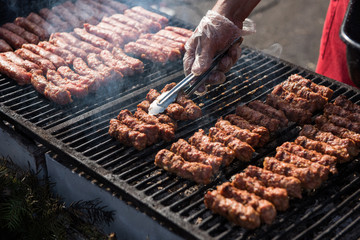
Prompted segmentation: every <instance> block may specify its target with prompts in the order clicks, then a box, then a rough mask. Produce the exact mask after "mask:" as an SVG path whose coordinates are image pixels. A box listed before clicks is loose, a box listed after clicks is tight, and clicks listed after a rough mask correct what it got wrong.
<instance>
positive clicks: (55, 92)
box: [31, 71, 72, 105]
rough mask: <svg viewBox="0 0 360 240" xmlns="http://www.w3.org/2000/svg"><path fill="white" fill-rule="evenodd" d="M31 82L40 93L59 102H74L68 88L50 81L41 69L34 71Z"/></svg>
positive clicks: (61, 103)
mask: <svg viewBox="0 0 360 240" xmlns="http://www.w3.org/2000/svg"><path fill="white" fill-rule="evenodd" d="M31 84H32V85H33V86H34V88H35V89H36V90H37V91H38V92H39V93H41V94H43V95H44V96H45V97H46V98H48V99H50V100H51V101H53V102H55V103H57V104H60V105H65V104H69V103H71V102H72V99H71V94H70V92H69V91H68V90H66V89H64V88H62V87H58V86H56V85H54V84H53V83H52V82H49V81H48V80H47V79H46V78H45V77H44V76H43V75H42V74H41V73H39V71H32V76H31Z"/></svg>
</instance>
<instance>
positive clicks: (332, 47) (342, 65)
mask: <svg viewBox="0 0 360 240" xmlns="http://www.w3.org/2000/svg"><path fill="white" fill-rule="evenodd" d="M348 4H349V0H331V1H330V5H329V8H328V11H327V14H326V19H325V23H324V29H323V33H322V37H321V42H320V53H319V59H318V63H317V67H316V72H317V73H319V74H322V75H324V76H326V77H329V78H332V79H335V80H337V81H339V82H343V83H346V84H349V85H351V86H355V84H354V83H353V82H352V81H351V80H350V75H349V72H348V68H347V61H346V45H345V43H344V42H343V41H341V39H340V35H339V34H340V27H341V24H342V22H343V19H344V16H345V13H346V9H347V6H348Z"/></svg>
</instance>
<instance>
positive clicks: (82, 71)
mask: <svg viewBox="0 0 360 240" xmlns="http://www.w3.org/2000/svg"><path fill="white" fill-rule="evenodd" d="M73 69H74V71H75V72H76V73H78V74H79V75H81V76H87V77H89V78H92V79H95V80H96V82H97V83H99V84H101V83H102V82H105V80H104V78H105V77H104V75H103V74H101V73H99V72H98V71H95V70H93V69H91V68H89V66H88V65H87V64H86V62H85V61H84V60H82V59H81V58H75V59H74V61H73Z"/></svg>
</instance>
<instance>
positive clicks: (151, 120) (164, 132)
mask: <svg viewBox="0 0 360 240" xmlns="http://www.w3.org/2000/svg"><path fill="white" fill-rule="evenodd" d="M134 117H136V118H137V119H139V120H141V121H143V122H145V123H148V124H152V125H157V126H158V127H159V134H160V137H161V138H162V139H163V140H165V141H168V142H169V141H171V140H173V139H174V138H175V128H174V127H172V126H170V125H168V124H164V123H161V122H160V121H159V120H158V118H157V117H155V116H152V115H149V114H147V113H146V112H144V111H143V110H142V109H137V111H136V112H135V113H134Z"/></svg>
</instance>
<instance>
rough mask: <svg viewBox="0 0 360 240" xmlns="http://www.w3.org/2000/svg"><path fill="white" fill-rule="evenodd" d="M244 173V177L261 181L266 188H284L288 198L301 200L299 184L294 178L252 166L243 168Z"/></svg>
mask: <svg viewBox="0 0 360 240" xmlns="http://www.w3.org/2000/svg"><path fill="white" fill-rule="evenodd" d="M244 173H245V175H246V176H249V177H252V178H256V179H257V180H259V181H261V182H262V183H263V184H265V186H267V187H277V188H285V189H286V191H287V193H288V195H289V196H291V197H296V198H302V196H301V182H300V180H299V179H297V178H295V177H286V176H284V175H280V174H277V173H274V172H272V171H268V170H266V169H263V168H259V167H256V166H253V165H249V166H248V167H247V168H245V169H244Z"/></svg>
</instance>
